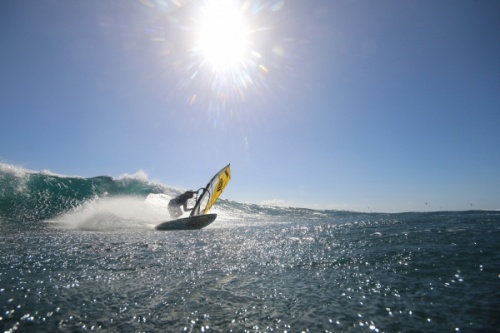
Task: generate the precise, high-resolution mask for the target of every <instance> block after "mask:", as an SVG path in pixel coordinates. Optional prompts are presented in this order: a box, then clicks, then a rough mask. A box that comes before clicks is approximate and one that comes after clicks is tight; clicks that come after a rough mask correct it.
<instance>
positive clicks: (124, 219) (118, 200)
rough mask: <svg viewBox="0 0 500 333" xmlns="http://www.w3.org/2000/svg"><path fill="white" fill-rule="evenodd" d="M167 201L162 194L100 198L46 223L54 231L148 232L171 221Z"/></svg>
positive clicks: (168, 197)
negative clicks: (141, 196) (53, 228)
mask: <svg viewBox="0 0 500 333" xmlns="http://www.w3.org/2000/svg"><path fill="white" fill-rule="evenodd" d="M170 198H171V196H168V195H166V194H150V195H148V197H147V198H146V200H144V199H143V198H140V197H130V196H129V197H114V198H104V199H101V200H98V201H95V202H89V203H86V204H84V205H82V206H81V207H79V208H78V209H76V210H74V211H71V212H67V213H64V214H61V215H60V216H57V217H56V218H54V219H51V220H48V221H47V222H49V223H50V224H51V225H52V226H54V227H58V228H64V229H77V230H89V231H113V230H127V229H145V230H149V229H153V228H154V226H155V225H157V224H159V223H160V222H164V221H168V220H170V219H171V218H170V215H169V213H168V210H167V205H168V202H169V201H170Z"/></svg>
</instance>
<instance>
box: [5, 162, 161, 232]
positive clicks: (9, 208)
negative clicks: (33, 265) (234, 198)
mask: <svg viewBox="0 0 500 333" xmlns="http://www.w3.org/2000/svg"><path fill="white" fill-rule="evenodd" d="M163 190H164V188H163V187H162V186H161V185H158V184H154V183H150V182H148V181H146V180H142V179H135V178H124V179H113V178H112V177H109V176H99V177H92V178H80V177H65V176H57V175H50V174H45V173H41V172H26V171H19V170H10V169H7V170H6V168H3V169H0V220H3V221H22V222H27V221H37V220H46V219H50V218H52V217H55V216H57V215H59V214H61V213H64V212H67V211H69V210H72V209H75V208H77V207H80V206H81V205H82V204H84V203H85V202H89V201H91V200H98V199H100V198H104V197H112V196H123V195H127V196H140V197H146V196H147V195H148V194H150V193H162V192H163Z"/></svg>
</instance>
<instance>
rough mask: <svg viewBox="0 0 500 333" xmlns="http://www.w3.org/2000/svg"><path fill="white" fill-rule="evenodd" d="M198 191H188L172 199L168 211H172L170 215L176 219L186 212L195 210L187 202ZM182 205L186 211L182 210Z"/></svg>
mask: <svg viewBox="0 0 500 333" xmlns="http://www.w3.org/2000/svg"><path fill="white" fill-rule="evenodd" d="M196 193H197V192H195V191H186V192H184V193H182V194H180V195H178V196H176V197H175V198H173V199H172V200H170V201H169V202H168V212H169V213H170V216H171V217H173V218H174V219H176V218H178V217H179V216H181V215H182V214H184V212H188V211H191V210H193V208H188V206H187V204H188V200H189V199H191V198H192V197H194V196H195V194H196ZM181 206H182V207H183V208H184V212H183V211H182V209H181Z"/></svg>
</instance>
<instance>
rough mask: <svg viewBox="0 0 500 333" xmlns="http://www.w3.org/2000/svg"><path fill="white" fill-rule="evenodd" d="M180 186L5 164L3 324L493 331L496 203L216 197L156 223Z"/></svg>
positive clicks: (497, 304) (498, 272) (497, 320)
mask: <svg viewBox="0 0 500 333" xmlns="http://www.w3.org/2000/svg"><path fill="white" fill-rule="evenodd" d="M229 186H231V184H230V185H229ZM178 192H179V191H178V190H177V189H173V188H170V187H168V186H164V185H162V184H156V183H152V182H150V181H148V180H147V179H146V178H145V177H140V176H137V175H136V176H130V177H121V178H119V179H116V178H112V177H107V176H103V177H95V178H80V177H70V176H61V175H55V174H51V173H49V172H35V171H27V170H24V169H22V168H19V167H15V166H10V165H5V164H2V165H1V167H0V253H1V261H0V331H3V332H83V331H96V332H500V228H499V226H500V224H499V223H500V212H497V211H460V212H445V211H443V212H441V211H440V212H426V213H418V212H413V213H411V212H410V213H400V214H382V213H359V212H346V211H323V210H321V211H320V210H311V209H300V208H279V207H267V206H259V205H252V204H245V203H238V202H234V201H230V200H224V199H223V200H219V201H218V203H217V204H216V205H215V206H214V208H213V209H212V211H211V212H215V213H217V214H218V215H219V216H218V218H217V220H216V221H215V222H214V223H212V224H211V225H210V226H208V227H207V228H205V229H201V230H196V231H155V230H154V226H155V224H158V223H159V222H161V221H163V220H166V219H168V213H167V211H166V203H167V202H168V199H169V198H170V197H171V196H172V195H174V194H176V193H178Z"/></svg>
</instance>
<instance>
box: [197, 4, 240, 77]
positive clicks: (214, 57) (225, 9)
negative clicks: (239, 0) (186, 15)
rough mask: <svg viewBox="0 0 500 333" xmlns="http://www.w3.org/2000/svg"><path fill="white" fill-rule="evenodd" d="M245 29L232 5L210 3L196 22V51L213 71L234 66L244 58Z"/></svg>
mask: <svg viewBox="0 0 500 333" xmlns="http://www.w3.org/2000/svg"><path fill="white" fill-rule="evenodd" d="M247 38H248V28H247V27H246V24H245V22H244V18H243V15H242V12H241V8H238V7H237V6H236V3H235V2H234V1H228V0H211V1H209V2H207V3H206V6H205V8H204V10H203V12H202V17H201V18H200V25H199V34H198V39H197V42H196V48H197V49H198V51H199V52H200V53H201V55H202V56H203V57H204V60H205V61H207V62H208V63H209V65H210V66H212V69H213V70H216V71H217V70H224V69H227V68H230V67H234V66H238V65H239V64H240V63H242V62H243V61H244V60H245V59H244V58H245V57H246V56H247V54H248V52H249V50H248V43H249V42H248V40H247Z"/></svg>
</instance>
